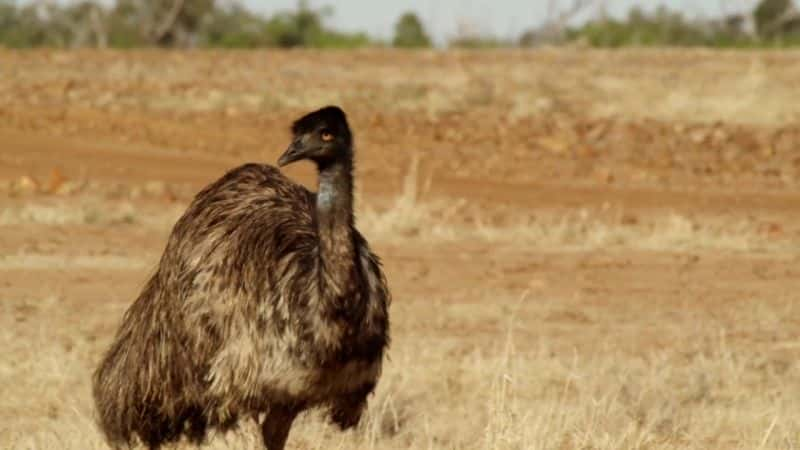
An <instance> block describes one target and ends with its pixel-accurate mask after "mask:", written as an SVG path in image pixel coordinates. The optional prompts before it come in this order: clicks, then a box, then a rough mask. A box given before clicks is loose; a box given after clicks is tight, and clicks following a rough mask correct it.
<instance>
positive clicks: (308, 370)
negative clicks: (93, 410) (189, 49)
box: [93, 107, 390, 450]
mask: <svg viewBox="0 0 800 450" xmlns="http://www.w3.org/2000/svg"><path fill="white" fill-rule="evenodd" d="M292 132H293V135H294V140H293V142H292V145H291V146H290V147H289V149H288V150H287V151H286V153H284V155H283V156H282V157H281V159H280V160H279V165H283V164H288V163H290V162H293V161H297V160H300V159H310V160H312V161H313V162H315V163H316V165H317V167H318V169H319V189H318V192H317V193H316V194H315V193H312V192H309V191H308V190H306V189H305V188H303V187H302V186H300V185H298V184H296V183H294V182H292V181H291V180H289V179H288V178H286V177H284V176H283V175H282V174H281V173H280V172H279V171H278V169H276V168H274V167H272V166H268V165H261V164H247V165H244V166H241V167H238V168H236V169H233V170H231V171H230V172H228V173H227V174H226V175H224V176H223V177H222V178H220V179H219V180H217V181H216V182H214V183H213V184H211V185H210V186H208V187H206V188H205V189H204V190H202V191H201V192H200V193H199V194H197V196H196V197H195V199H194V201H193V202H192V204H191V205H190V206H189V208H188V209H187V211H186V212H185V213H184V215H183V216H182V217H181V218H180V220H178V222H177V223H176V224H175V227H174V228H173V230H172V233H171V235H170V238H169V241H168V243H167V246H166V249H165V251H164V254H163V256H162V257H161V261H160V263H159V265H158V270H157V271H156V273H155V274H154V275H153V276H152V277H151V278H150V280H149V281H148V282H147V284H146V286H145V287H144V289H143V291H142V292H141V294H140V295H139V297H138V298H137V299H136V301H135V302H134V303H133V305H132V306H131V307H130V309H129V310H128V311H127V312H126V313H125V316H124V318H123V321H122V324H121V326H120V328H119V331H118V332H117V335H116V338H115V339H114V342H113V344H112V345H111V348H110V349H109V350H108V352H107V354H106V355H105V357H104V358H103V360H102V362H101V364H100V366H99V367H98V369H97V371H96V372H95V374H94V380H93V381H94V386H93V387H94V399H95V403H96V406H97V411H98V416H99V424H100V427H101V429H102V431H103V432H104V434H105V436H106V438H107V440H108V442H109V443H110V444H111V445H112V446H114V447H122V446H130V445H131V444H134V443H135V442H136V441H137V438H138V440H140V441H141V443H143V444H145V445H147V446H149V447H151V448H158V447H159V446H161V445H162V444H164V443H168V442H174V441H177V440H179V439H180V438H181V437H182V436H185V437H187V438H188V439H189V440H190V441H192V442H196V443H200V442H202V441H203V440H204V438H205V436H206V432H207V430H208V429H210V428H216V429H218V430H221V431H225V430H227V429H229V428H231V427H233V426H234V425H236V423H237V421H238V420H239V419H240V418H242V417H252V418H256V419H257V418H258V416H259V414H260V413H266V417H265V419H264V421H263V423H262V435H263V439H264V443H265V446H266V447H267V448H268V449H269V450H279V449H282V448H283V447H284V444H285V441H286V437H287V435H288V433H289V429H290V427H291V424H292V421H293V419H294V418H295V416H296V415H297V414H298V413H299V412H301V411H303V410H305V409H308V408H312V407H325V408H328V410H329V412H330V418H331V420H332V421H333V422H334V423H336V424H338V425H339V426H340V427H341V428H342V429H346V428H349V427H352V426H354V425H356V424H357V423H358V421H359V418H360V416H361V413H362V411H363V409H364V407H365V405H366V398H367V396H368V395H369V394H370V393H371V392H372V391H373V389H374V387H375V384H376V382H377V380H378V377H379V375H380V372H381V363H382V360H383V354H384V351H385V349H386V347H387V345H388V341H389V337H388V332H389V319H388V306H389V301H390V297H389V291H388V288H387V286H386V280H385V278H384V275H383V273H382V271H381V267H380V262H379V260H378V258H377V257H376V256H375V255H374V254H373V253H372V252H371V251H370V249H369V247H368V245H367V241H366V240H365V239H364V238H363V237H362V236H361V234H360V233H359V232H358V231H357V230H356V228H355V226H354V220H353V176H352V168H353V152H352V136H351V134H350V129H349V127H348V125H347V120H346V118H345V115H344V113H343V112H342V111H341V110H340V109H339V108H336V107H326V108H323V109H321V110H318V111H315V112H312V113H310V114H308V115H306V116H304V117H302V118H301V119H299V120H298V121H296V122H295V123H294V125H293V127H292Z"/></svg>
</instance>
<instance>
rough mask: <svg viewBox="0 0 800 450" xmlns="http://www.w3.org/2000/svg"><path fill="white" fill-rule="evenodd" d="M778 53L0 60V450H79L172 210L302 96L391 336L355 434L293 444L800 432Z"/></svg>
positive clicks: (688, 442) (797, 131)
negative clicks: (380, 287) (355, 226)
mask: <svg viewBox="0 0 800 450" xmlns="http://www.w3.org/2000/svg"><path fill="white" fill-rule="evenodd" d="M795 61H796V55H795V54H792V53H787V54H779V53H711V52H702V51H699V52H689V53H679V52H632V53H606V52H584V51H564V52H562V53H559V52H555V51H542V52H532V53H521V52H486V53H482V52H480V53H446V54H439V53H396V52H389V53H381V52H377V51H374V52H358V53H336V52H331V53H315V52H283V53H282V52H256V53H249V52H233V53H230V54H223V53H210V52H197V53H188V54H184V53H164V52H123V53H114V52H75V53H62V52H55V53H52V52H31V53H14V52H7V51H6V52H3V51H0V186H2V190H1V191H0V230H1V231H2V232H0V255H4V256H2V257H0V287H1V288H2V289H0V292H2V294H1V297H0V302H1V303H0V304H1V305H2V306H1V307H0V308H1V309H0V316H2V319H0V326H1V327H2V328H3V331H2V333H0V346H2V347H3V348H5V349H7V354H8V355H9V358H8V359H4V360H3V361H2V362H0V447H2V448H6V447H10V448H42V447H45V448H64V447H69V448H87V447H86V445H88V446H91V447H99V446H100V441H99V437H98V436H97V435H96V433H95V431H94V430H93V428H92V426H91V414H92V412H91V403H90V399H89V396H88V376H89V370H90V368H91V367H92V366H93V365H94V364H95V362H96V361H97V358H98V357H99V354H100V351H101V350H102V348H103V347H104V346H105V345H106V344H107V343H108V341H109V339H110V337H111V335H112V333H113V330H114V329H115V326H116V323H117V321H118V320H119V318H120V317H121V314H122V312H123V311H124V309H125V307H126V306H127V305H128V304H129V303H130V302H131V301H132V299H133V298H134V297H135V295H136V293H137V292H138V289H139V288H140V287H141V285H142V284H143V282H144V280H145V279H146V276H147V275H148V274H149V273H150V272H151V270H152V268H153V266H154V264H155V262H156V261H157V258H158V256H159V254H160V252H161V250H162V248H163V246H164V242H165V239H166V236H167V235H168V233H169V227H170V225H171V223H172V222H173V221H174V220H175V218H177V216H178V214H180V211H181V210H182V208H184V207H185V205H186V203H187V202H188V201H189V200H190V199H191V196H192V195H193V193H194V192H196V191H197V190H198V189H199V188H200V187H202V186H203V185H204V184H206V183H208V182H209V181H211V180H213V179H214V178H216V177H218V176H220V175H221V174H222V173H224V171H225V170H227V169H228V168H230V167H233V166H235V165H237V164H239V163H242V162H246V161H264V162H269V163H272V162H273V161H274V160H275V159H276V157H277V155H278V154H279V153H280V152H281V151H282V150H283V148H284V147H285V145H286V143H287V134H288V133H287V127H288V125H289V123H290V122H291V120H292V119H293V118H294V117H295V116H296V115H298V114H299V113H302V112H303V111H306V110H308V109H310V108H314V107H317V106H320V105H323V104H327V103H339V104H341V105H342V106H343V107H344V108H345V109H346V110H347V111H348V113H349V114H350V117H351V122H352V126H353V128H354V129H355V130H356V139H357V143H358V144H357V145H358V167H357V179H358V185H359V189H358V190H359V193H360V203H359V208H360V212H359V216H358V217H359V223H360V224H361V225H360V226H361V227H362V229H363V230H364V231H365V234H366V235H367V237H368V238H369V239H370V241H371V242H372V243H373V246H374V247H375V248H376V249H377V251H378V252H379V253H380V254H381V256H382V257H383V258H384V260H385V262H386V270H387V273H388V276H389V279H390V283H391V286H392V289H393V292H394V296H395V303H394V306H393V318H394V320H395V328H394V330H395V331H394V333H395V337H394V342H395V344H394V345H395V347H394V350H393V362H392V363H391V364H390V366H389V368H388V369H387V381H386V383H385V384H384V385H382V390H381V391H380V392H379V393H378V396H377V397H376V400H375V401H374V402H373V405H374V406H375V407H374V408H373V410H374V411H373V412H372V413H371V414H373V415H372V416H370V419H369V422H368V425H366V426H365V427H366V428H365V429H364V430H361V431H359V432H357V433H355V434H354V435H352V436H350V437H348V438H347V439H349V440H347V441H344V443H343V444H342V441H339V440H337V439H340V438H338V437H337V435H336V434H335V433H333V432H331V431H330V430H329V429H328V428H325V427H324V426H322V425H319V423H318V421H316V420H315V419H314V418H310V419H308V421H307V422H306V423H304V424H303V427H305V428H301V430H304V431H300V432H299V433H298V434H296V435H293V436H297V438H296V440H294V441H293V445H295V446H296V447H293V448H318V447H319V446H322V447H325V448H327V447H328V446H332V445H337V444H336V443H337V442H338V443H339V444H338V445H343V447H344V448H350V447H363V448H421V447H422V446H425V447H431V448H539V447H542V448H580V447H583V448H641V447H647V448H687V447H688V448H755V447H757V446H758V445H760V444H761V443H762V440H763V442H764V446H765V447H769V448H791V447H797V446H800V433H799V432H798V430H800V414H798V411H800V409H798V408H797V406H798V403H797V401H798V400H797V399H798V398H800V395H798V394H800V377H799V376H798V375H800V363H798V361H800V358H798V356H800V353H798V352H800V341H798V337H797V336H798V332H800V315H799V314H798V310H797V308H798V296H797V292H798V291H800V289H798V288H800V269H798V261H799V260H800V246H799V245H798V244H800V221H798V219H799V218H800V152H799V151H800V125H798V123H800V122H799V121H798V119H800V98H798V95H800V94H798V93H800V85H799V84H798V83H800V81H798V80H800V76H797V75H799V74H798V73H797V72H798V67H800V66H798V65H797V64H796V62H795ZM688 66H691V67H692V68H693V70H685V68H686V67H688ZM445 79H448V80H449V81H448V82H445V81H444V80H445ZM415 164H416V165H418V168H416V169H415V167H416V165H415ZM415 170H416V172H415ZM287 172H288V173H289V174H290V175H291V176H292V177H294V178H296V179H298V180H300V181H302V182H303V183H305V184H307V185H308V186H310V187H313V182H314V174H313V173H312V171H311V168H310V167H309V166H299V167H295V168H290V169H288V171H287ZM510 336H513V341H514V352H513V353H512V354H505V353H503V351H507V347H504V345H505V344H504V342H506V339H510ZM503 349H506V350H503ZM544 349H546V350H544ZM498 355H500V356H502V355H506V356H505V359H503V358H501V357H500V356H498ZM509 361H510V362H509ZM620 371H621V372H620ZM506 376H508V377H510V378H509V379H512V378H513V379H514V380H517V381H515V383H517V384H513V385H509V386H506V385H505V384H503V383H506V382H505V381H503V380H505V378H504V377H506ZM498 383H499V384H498ZM501 387H502V389H500V388H501ZM503 389H505V390H503ZM497 392H502V393H503V395H506V397H503V399H502V400H503V402H501V403H502V405H499V406H498V405H496V404H495V403H494V400H493V399H494V398H495V397H494V395H495V393H497ZM546 405H556V406H553V407H552V408H551V407H549V406H546ZM462 409H463V410H464V411H462ZM601 409H602V410H604V411H605V412H601V411H600V410H601ZM390 410H393V411H394V412H393V413H392V414H389V413H388V412H386V411H390ZM562 410H569V411H572V413H570V414H569V416H567V415H566V413H564V414H565V416H564V417H563V418H562V417H561V416H557V417H556V416H555V415H553V414H555V413H553V411H562ZM420 411H427V412H426V413H424V414H423V413H421V412H420ZM451 411H456V412H458V413H457V414H456V413H453V414H454V415H453V416H448V414H449V413H450V412H451ZM459 411H460V412H459ZM474 411H478V412H474ZM548 414H551V416H548ZM598 414H599V415H604V416H605V417H603V418H598V417H597V415H598ZM390 416H391V417H392V420H389V419H387V417H390ZM456 416H457V417H459V418H456ZM398 417H399V419H398ZM461 417H463V418H461ZM543 417H544V419H543ZM521 418H524V420H523V419H521ZM548 418H549V419H548ZM542 420H544V421H545V422H537V421H542ZM547 420H549V421H547ZM387 421H388V422H387ZM773 421H774V423H773ZM389 422H391V423H389ZM534 422H535V423H537V424H538V425H537V426H536V427H533V425H531V424H532V423H534ZM426 427H427V428H426ZM580 430H591V431H593V433H592V435H591V436H588V435H581V433H580ZM621 430H625V431H624V432H622V431H621ZM768 430H769V432H768ZM587 433H588V431H587ZM604 433H606V434H609V433H610V436H612V437H607V438H603V436H604ZM247 442H249V441H247ZM87 443H88V444H87ZM215 445H219V446H222V447H224V446H225V443H224V442H221V443H220V442H216V443H215ZM234 447H235V445H234Z"/></svg>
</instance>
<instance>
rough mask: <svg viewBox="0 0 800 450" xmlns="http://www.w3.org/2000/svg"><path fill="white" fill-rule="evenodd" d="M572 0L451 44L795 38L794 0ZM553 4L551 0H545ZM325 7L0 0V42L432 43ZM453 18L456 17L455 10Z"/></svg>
mask: <svg viewBox="0 0 800 450" xmlns="http://www.w3.org/2000/svg"><path fill="white" fill-rule="evenodd" d="M591 3H592V0H582V1H581V0H576V1H574V4H573V6H574V7H573V8H572V9H571V10H569V11H570V12H569V13H562V14H556V15H555V17H553V18H551V19H548V20H547V21H545V23H544V24H542V25H540V26H537V27H535V28H531V29H530V30H528V31H526V32H524V33H523V34H522V35H521V36H520V37H519V38H518V39H500V38H497V37H494V36H490V35H485V34H481V33H478V32H472V31H470V30H469V29H468V28H465V29H463V30H462V31H460V32H459V33H458V35H457V36H455V37H453V38H452V39H450V40H449V41H448V42H447V45H448V46H450V47H465V48H492V47H513V46H537V45H559V44H570V43H579V44H581V45H589V46H598V47H620V46H628V45H637V46H714V47H730V46H743V47H747V46H781V45H795V44H800V12H798V8H797V7H796V6H795V5H794V3H793V2H792V0H761V2H760V3H759V4H758V6H757V7H756V8H755V10H754V11H752V13H747V14H738V15H730V16H726V17H721V18H718V19H691V18H687V17H685V16H684V15H682V14H681V13H679V12H675V11H672V10H669V9H667V8H666V7H659V8H657V9H655V10H654V11H652V12H646V11H644V10H642V9H640V8H638V7H634V8H633V9H631V10H630V12H629V14H628V15H627V17H626V18H624V19H616V18H611V17H605V16H604V15H603V14H597V17H596V18H595V19H592V20H589V21H586V22H584V23H583V24H582V25H580V26H569V25H568V23H570V22H573V21H572V20H571V15H572V14H573V13H576V12H578V11H579V10H580V9H582V8H584V7H586V6H588V5H591ZM553 4H555V2H553ZM332 14H333V9H332V8H331V7H323V8H312V7H310V6H309V5H308V3H307V2H305V1H299V2H298V6H297V7H296V8H295V9H293V10H288V11H283V12H279V13H277V14H274V15H272V16H266V15H263V14H258V13H255V12H253V11H251V10H248V9H247V8H245V7H244V6H243V5H242V3H240V2H239V1H237V0H116V1H115V2H114V3H112V4H110V5H108V4H107V3H103V2H99V1H94V0H83V1H80V2H68V3H67V2H55V1H52V0H33V1H27V2H22V3H18V2H16V1H15V0H0V46H5V47H11V48H29V47H61V48H77V47H115V48H131V47H181V48H190V47H230V48H255V47H284V48H288V47H312V48H354V47H366V46H395V47H430V46H431V45H432V42H431V39H430V37H429V35H428V33H427V31H426V30H425V27H424V25H423V23H422V21H421V20H420V19H419V17H418V16H417V15H416V14H414V13H412V12H408V13H406V14H403V15H402V16H401V17H400V18H398V20H397V22H396V24H395V28H394V35H393V37H392V39H391V41H388V42H386V41H380V40H377V39H374V38H372V37H370V36H369V35H367V34H366V33H363V32H345V31H341V30H336V29H333V28H332V27H330V26H329V25H328V23H327V19H328V18H329V17H330V16H331V15H332ZM454 19H455V17H454Z"/></svg>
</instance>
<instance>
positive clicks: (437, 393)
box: [0, 298, 800, 449]
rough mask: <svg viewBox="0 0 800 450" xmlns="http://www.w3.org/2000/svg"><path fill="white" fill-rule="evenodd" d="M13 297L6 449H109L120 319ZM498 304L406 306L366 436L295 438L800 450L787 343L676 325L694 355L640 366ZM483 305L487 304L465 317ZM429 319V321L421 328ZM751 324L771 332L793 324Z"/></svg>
mask: <svg viewBox="0 0 800 450" xmlns="http://www.w3.org/2000/svg"><path fill="white" fill-rule="evenodd" d="M10 300H12V299H7V298H4V299H3V303H2V304H3V305H6V306H4V311H3V314H2V319H0V329H2V330H3V331H2V332H0V345H2V346H3V348H4V351H5V354H6V357H5V358H4V360H3V363H2V364H1V365H0V374H1V375H2V379H3V381H4V382H3V387H4V392H3V396H2V398H3V405H4V407H3V409H4V414H6V418H5V420H4V421H3V424H2V427H0V442H2V443H3V444H2V445H3V448H14V449H17V448H20V449H22V448H25V449H27V448H31V449H39V448H41V449H49V448H59V449H89V448H103V444H102V441H101V439H100V437H99V435H98V433H97V431H96V429H95V428H94V426H93V422H92V406H91V403H90V400H89V392H90V387H89V373H90V370H91V368H92V365H93V362H94V361H95V360H96V358H97V356H98V351H99V350H100V349H101V348H103V346H104V345H106V344H107V342H108V336H103V338H102V339H100V340H98V341H94V340H92V339H91V338H90V336H92V335H93V334H94V333H96V329H97V328H98V327H101V326H102V325H101V323H102V322H104V321H106V320H107V317H106V315H105V314H98V315H96V316H91V317H87V318H86V320H84V321H82V322H80V323H64V322H63V321H62V320H60V319H59V317H58V316H57V315H54V314H53V309H54V308H55V309H57V308H58V305H59V302H60V301H59V299H58V298H48V299H40V300H37V301H29V302H18V303H17V305H18V306H17V311H15V310H12V309H10V308H9V307H8V306H7V305H9V304H10ZM486 300H488V299H486V298H474V299H467V300H466V302H465V304H462V305H455V304H450V303H447V302H436V301H434V302H432V303H431V302H430V301H429V300H425V301H423V300H415V299H400V302H399V304H398V305H396V307H395V312H394V315H395V318H396V324H395V329H396V332H395V345H394V348H393V349H392V353H391V360H390V362H389V364H388V366H387V368H386V373H385V376H384V378H383V380H382V382H381V384H380V387H379V389H378V392H377V394H376V396H375V397H374V399H373V400H372V402H371V408H370V410H369V414H368V416H367V418H366V420H365V421H364V423H363V424H362V425H361V426H360V427H359V429H358V430H356V431H355V432H350V433H346V434H340V433H338V432H336V431H335V430H334V429H333V428H332V427H330V426H328V425H325V424H323V423H322V421H321V420H319V417H317V416H316V415H315V414H311V415H309V416H306V417H304V418H302V419H301V421H300V422H299V423H298V426H297V427H296V428H295V429H294V431H293V435H292V447H291V448H304V449H321V448H340V449H349V448H359V449H378V448H380V449H384V448H385V449H409V448H414V449H418V448H446V449H555V448H564V449H567V448H592V449H638V448H652V449H679V448H680V449H705V448H730V449H737V448H738V449H755V448H774V449H788V448H795V447H797V446H800V434H798V429H800V408H798V399H800V365H798V364H797V363H796V361H792V360H787V359H785V358H783V357H781V352H780V346H778V345H775V346H773V348H772V349H767V350H766V351H765V350H760V351H756V350H754V349H753V350H745V349H741V348H734V347H732V346H731V345H730V344H729V342H728V338H727V337H726V330H725V329H724V328H723V327H721V326H720V325H719V324H714V323H711V324H708V326H706V327H704V328H702V329H701V328H697V329H695V330H692V327H693V326H699V325H700V324H699V323H696V322H695V323H687V324H663V326H662V327H661V329H660V332H661V333H663V334H665V335H667V336H669V337H672V338H673V339H675V340H676V341H677V342H680V343H681V345H679V346H675V347H672V348H668V349H664V350H660V351H652V352H647V353H644V354H630V353H628V352H626V351H625V350H624V349H622V348H614V347H613V346H612V344H611V343H610V342H609V343H607V344H603V343H602V342H600V343H599V345H598V346H597V350H596V351H592V352H586V351H580V350H578V349H574V348H573V349H569V348H566V349H565V348H563V346H562V345H560V344H559V343H558V342H557V339H555V337H554V336H552V335H548V332H546V331H543V332H536V331H531V328H534V329H535V328H537V327H543V329H547V319H546V317H548V316H549V313H550V311H549V308H550V306H548V305H549V304H550V302H547V301H534V299H532V298H523V299H513V298H510V299H499V300H497V299H495V303H494V306H495V310H494V311H495V312H489V313H488V314H487V310H486V309H485V308H483V307H481V306H480V302H483V301H486ZM470 302H476V303H475V304H476V305H477V306H474V307H470V306H465V305H468V304H469V303H470ZM21 305H24V307H25V308H28V314H27V316H26V320H25V321H24V322H19V321H18V320H17V319H18V318H19V317H20V314H19V312H18V309H19V308H20V307H21ZM423 310H424V311H426V316H427V317H428V320H429V321H430V322H429V323H423V324H420V323H419V322H418V321H417V320H416V317H417V316H418V315H419V314H420V312H421V311H423ZM502 311H504V312H502ZM104 312H105V313H113V314H115V316H114V317H116V314H118V313H119V312H120V311H119V309H118V308H104ZM744 313H745V312H743V314H744ZM747 313H748V314H752V313H756V314H758V317H757V320H760V321H765V323H764V326H769V325H773V324H771V323H769V318H770V317H773V318H774V316H773V315H772V314H777V313H779V311H764V310H760V312H757V311H748V312H747ZM476 316H478V317H482V318H483V319H484V320H488V321H490V322H496V326H492V327H490V328H489V329H487V330H485V331H482V332H480V331H479V332H472V333H471V335H472V336H471V338H469V339H465V338H463V337H459V336H454V335H452V334H451V333H448V332H447V331H445V330H440V329H437V328H438V326H437V324H438V323H442V324H446V326H447V329H464V330H470V329H474V326H475V324H474V321H475V317H476ZM519 317H524V318H525V321H524V322H523V321H522V320H519V319H518V318H519ZM687 332H688V333H691V336H687ZM619 333H620V334H626V333H631V331H629V330H628V331H626V330H620V331H619ZM633 333H634V334H635V331H634V332H633ZM431 343H435V345H431ZM794 344H797V343H796V342H795V343H794ZM31 355H36V356H35V357H34V358H31ZM12 386H13V388H12ZM256 433H257V430H256V429H255V427H254V426H253V425H252V424H247V425H245V426H244V427H243V429H242V430H241V431H240V432H239V433H236V434H233V435H229V436H225V437H216V438H214V439H212V441H211V444H212V445H211V448H220V449H222V448H255V446H256V444H255V442H256V441H255V436H256Z"/></svg>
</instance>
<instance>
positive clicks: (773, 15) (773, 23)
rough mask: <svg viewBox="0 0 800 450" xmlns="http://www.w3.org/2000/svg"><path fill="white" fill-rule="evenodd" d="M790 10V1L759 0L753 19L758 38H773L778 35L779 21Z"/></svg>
mask: <svg viewBox="0 0 800 450" xmlns="http://www.w3.org/2000/svg"><path fill="white" fill-rule="evenodd" d="M791 8H792V0H761V1H760V2H759V3H758V6H757V7H756V9H755V11H754V12H753V17H754V18H755V21H756V30H757V31H758V34H759V36H761V37H765V38H773V37H775V36H776V35H777V34H779V33H780V31H781V30H780V28H781V19H782V18H783V17H784V16H785V15H786V13H788V12H789V11H790V10H791Z"/></svg>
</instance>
